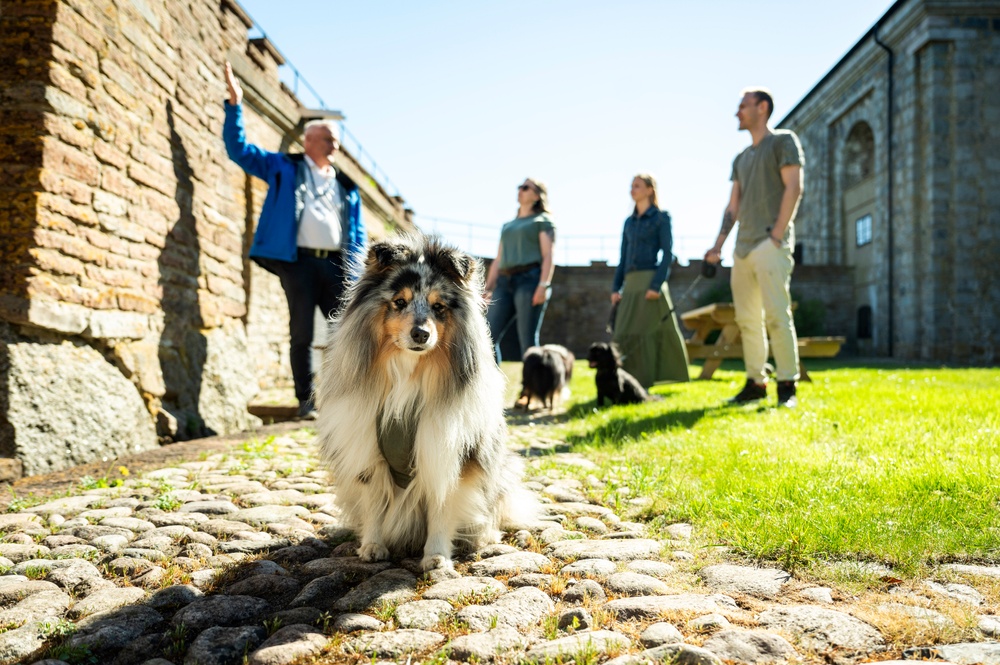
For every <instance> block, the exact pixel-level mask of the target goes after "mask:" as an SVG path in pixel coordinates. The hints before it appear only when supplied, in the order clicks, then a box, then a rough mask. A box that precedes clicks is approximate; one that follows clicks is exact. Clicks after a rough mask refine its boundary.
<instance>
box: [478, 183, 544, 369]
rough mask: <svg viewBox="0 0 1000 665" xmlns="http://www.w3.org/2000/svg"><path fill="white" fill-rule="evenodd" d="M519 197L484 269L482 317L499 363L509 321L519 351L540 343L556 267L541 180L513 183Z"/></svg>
mask: <svg viewBox="0 0 1000 665" xmlns="http://www.w3.org/2000/svg"><path fill="white" fill-rule="evenodd" d="M517 202H518V205H519V207H518V211H517V217H515V218H514V219H513V220H511V221H509V222H507V223H506V224H504V225H503V229H501V231H500V246H499V247H497V257H496V259H494V260H493V263H491V264H490V269H489V271H488V272H487V274H486V300H487V302H488V303H489V309H488V310H487V312H486V318H487V320H488V321H489V325H490V335H492V336H493V343H494V345H495V348H496V355H497V362H500V360H501V354H500V339H501V338H502V337H503V335H504V333H506V332H507V330H508V329H509V328H510V327H511V325H514V327H515V329H516V330H517V340H518V343H519V344H520V349H521V350H520V353H521V354H522V355H523V354H524V352H525V351H526V350H527V349H528V347H530V346H538V331H539V330H541V328H542V317H543V316H544V315H545V307H546V306H547V305H548V302H549V297H550V296H551V295H552V274H553V273H554V272H555V264H554V262H553V254H552V246H553V243H555V239H556V227H555V225H554V224H553V223H552V218H551V217H549V213H548V202H549V201H548V192H547V191H546V189H545V185H543V184H542V183H541V182H539V181H538V180H534V179H532V178H528V179H526V180H525V181H524V182H523V183H522V184H521V186H520V187H518V188H517ZM508 360H513V359H511V358H508ZM517 360H520V356H519V357H518V358H517Z"/></svg>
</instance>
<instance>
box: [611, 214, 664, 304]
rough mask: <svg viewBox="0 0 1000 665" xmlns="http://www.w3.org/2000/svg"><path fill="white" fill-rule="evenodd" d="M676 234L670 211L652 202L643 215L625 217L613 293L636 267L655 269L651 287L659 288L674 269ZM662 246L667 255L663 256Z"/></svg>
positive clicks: (639, 268) (653, 288)
mask: <svg viewBox="0 0 1000 665" xmlns="http://www.w3.org/2000/svg"><path fill="white" fill-rule="evenodd" d="M672 249H673V236H672V234H671V232H670V213H668V212H667V211H666V210H660V209H659V208H657V207H656V206H649V208H647V209H646V212H644V213H643V214H642V215H640V216H638V217H636V215H635V213H634V212H633V213H632V214H631V215H629V217H628V219H626V220H625V228H624V230H622V255H621V259H620V260H619V261H618V268H617V269H616V270H615V281H614V285H613V286H612V288H611V291H612V292H613V293H617V292H619V291H621V289H622V285H623V284H624V283H625V273H628V272H632V271H633V270H655V271H656V272H654V273H653V279H652V280H651V281H650V282H649V290H650V291H659V290H660V286H661V285H662V284H663V282H664V280H666V279H667V275H668V274H669V272H670V264H671V262H672V261H673V259H674V255H673V252H672ZM660 250H663V257H662V259H659V261H658V260H657V259H658V258H659V256H658V255H659V254H660Z"/></svg>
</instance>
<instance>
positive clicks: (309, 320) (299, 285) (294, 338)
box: [254, 248, 344, 402]
mask: <svg viewBox="0 0 1000 665" xmlns="http://www.w3.org/2000/svg"><path fill="white" fill-rule="evenodd" d="M254 261H256V262H257V263H258V265H260V266H261V267H262V268H264V270H267V271H268V272H270V273H274V274H275V275H277V276H278V279H280V280H281V288H282V290H283V291H284V292H285V299H286V300H287V301H288V325H289V329H290V330H289V332H290V333H291V348H290V353H289V360H290V361H291V364H292V379H293V380H294V381H295V397H296V398H297V399H298V400H299V402H305V401H307V400H309V399H311V398H312V394H313V369H312V343H313V324H314V317H315V313H316V308H317V307H319V311H320V313H321V314H322V315H323V316H324V318H326V317H329V316H330V315H331V314H332V313H334V312H335V311H337V308H338V307H340V299H341V298H342V297H343V295H344V268H343V264H342V261H341V256H340V252H330V253H329V255H328V256H325V257H323V258H320V257H318V256H316V253H315V250H308V249H303V248H299V258H298V261H296V262H295V263H289V262H287V261H278V260H276V259H264V258H254Z"/></svg>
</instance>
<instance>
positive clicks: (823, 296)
mask: <svg viewBox="0 0 1000 665" xmlns="http://www.w3.org/2000/svg"><path fill="white" fill-rule="evenodd" d="M729 272H730V270H729V268H726V267H723V268H720V269H719V271H718V273H717V274H716V276H715V277H714V278H713V279H711V280H709V279H701V280H700V281H697V280H698V276H699V275H700V274H701V261H692V262H691V263H690V265H687V266H681V265H678V264H676V263H675V264H674V265H673V267H672V268H671V271H670V279H669V282H668V284H669V287H670V294H671V297H672V298H673V301H674V307H675V308H676V311H677V312H678V313H682V312H685V311H687V310H690V309H694V308H695V307H697V306H699V304H701V303H702V302H703V301H704V299H705V298H708V297H710V296H711V294H712V292H713V291H716V290H720V289H726V288H727V287H728V285H729ZM614 275H615V268H614V267H613V266H608V265H607V264H606V263H604V262H595V263H593V264H592V265H589V266H566V267H563V266H560V267H557V268H556V272H555V277H554V279H553V281H552V291H553V293H552V301H551V302H550V303H549V307H548V309H547V311H546V313H545V320H544V321H543V322H542V332H541V335H540V339H541V341H542V343H543V344H545V343H558V344H562V345H564V346H566V347H567V348H568V349H570V350H571V351H572V352H573V353H575V354H576V355H577V357H584V356H586V353H587V349H588V348H589V347H590V345H591V344H592V343H593V342H600V341H608V340H609V339H610V335H609V334H608V333H607V332H606V331H605V329H606V326H607V323H608V317H609V314H610V313H611V302H610V299H609V298H610V294H611V284H612V282H613V280H614ZM696 282H697V283H696ZM692 287H693V288H692ZM791 288H792V292H793V293H794V294H795V296H796V297H797V298H798V299H799V300H803V301H804V300H817V301H819V302H821V303H822V305H823V307H822V309H823V311H824V317H823V318H824V325H823V330H822V333H821V334H824V335H843V336H849V334H850V333H852V332H853V325H854V323H853V321H854V319H853V312H852V311H851V307H850V303H851V300H850V297H851V294H852V291H851V289H852V288H853V284H852V282H851V272H850V268H846V267H843V266H809V265H806V266H796V268H795V271H794V273H793V274H792V287H791ZM685 294H686V295H685ZM683 330H684V329H683V327H682V331H683ZM507 355H508V356H510V354H507Z"/></svg>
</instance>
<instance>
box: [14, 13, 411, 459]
mask: <svg viewBox="0 0 1000 665" xmlns="http://www.w3.org/2000/svg"><path fill="white" fill-rule="evenodd" d="M249 27H250V21H249V19H248V18H247V16H246V15H245V14H244V13H243V12H242V10H241V9H240V8H239V6H238V5H237V4H236V2H235V1H234V0H185V1H180V0H170V1H167V0H18V2H5V3H3V7H2V11H0V33H2V34H3V35H4V40H3V43H2V46H0V64H2V65H3V67H2V71H0V113H2V117H3V122H0V169H2V174H3V178H2V180H0V190H2V193H3V196H2V197H0V236H2V237H3V238H4V240H3V242H2V243H0V324H4V323H5V324H7V325H8V326H13V327H12V328H4V330H5V332H4V336H3V339H2V340H0V346H2V347H3V348H0V384H2V385H0V390H2V391H4V392H3V393H0V397H3V398H4V399H3V400H0V402H3V403H4V404H8V402H9V403H10V404H15V403H17V404H21V403H24V404H30V403H31V399H30V398H26V399H25V400H22V401H18V400H20V399H21V397H20V396H19V395H20V393H18V394H15V393H16V392H17V391H18V390H30V386H27V385H21V384H19V385H18V387H14V386H13V384H12V383H11V381H13V380H14V379H13V377H21V376H26V375H30V374H31V371H30V368H24V367H20V366H13V365H9V363H16V362H29V363H30V362H34V361H33V360H26V361H25V360H22V359H25V358H28V359H32V358H34V359H46V358H49V357H50V356H52V355H53V354H58V353H59V352H58V351H57V349H58V348H62V346H59V345H65V344H70V345H73V346H76V347H82V346H89V347H91V348H92V349H94V350H96V351H98V352H99V354H100V355H101V356H103V357H104V358H105V359H106V361H107V366H106V367H105V368H103V369H102V370H101V371H107V372H111V373H113V374H114V377H112V376H110V375H109V376H108V377H105V378H107V380H108V381H111V382H114V381H115V377H117V378H118V379H123V380H125V381H126V382H128V383H131V385H132V386H133V390H134V391H135V393H136V395H137V396H139V397H141V402H142V403H143V404H145V407H146V410H147V411H148V416H149V422H150V427H152V423H153V422H156V423H157V430H158V433H159V434H160V435H161V436H162V435H169V436H172V437H174V438H184V437H190V436H197V435H200V434H204V433H206V432H209V431H216V432H227V431H232V430H235V429H240V428H244V427H246V426H247V425H248V424H249V423H250V421H251V419H252V417H251V416H249V415H248V414H247V412H246V403H247V401H248V400H249V399H250V398H251V397H252V395H253V394H254V393H255V392H256V390H257V387H258V386H263V387H266V386H269V385H273V384H275V383H281V382H284V381H286V380H287V379H288V376H289V373H290V372H289V369H288V362H287V354H288V351H287V344H288V329H287V325H288V314H287V306H286V304H285V300H284V295H283V294H282V293H281V290H280V285H279V284H278V281H277V279H276V278H274V277H273V276H272V275H270V274H268V273H266V272H264V271H263V270H260V269H259V268H258V267H257V266H256V265H252V264H251V263H250V262H249V261H248V260H247V258H246V251H247V249H248V247H249V241H250V238H251V236H252V232H253V229H254V225H255V223H256V219H257V215H258V213H259V209H260V205H261V203H262V202H263V200H264V195H265V193H266V185H265V184H264V183H262V182H260V181H258V180H256V179H253V178H249V177H247V176H246V175H245V174H244V173H243V172H242V171H241V170H240V169H239V167H238V166H236V165H235V164H234V163H232V162H230V160H229V159H228V157H227V155H226V152H225V149H224V146H223V144H222V140H221V131H222V122H223V117H224V116H223V105H222V103H223V99H224V97H225V84H224V81H223V78H222V70H223V63H224V62H225V61H227V60H230V61H232V62H233V65H234V69H235V70H236V72H237V75H238V76H239V77H240V78H241V80H242V81H243V83H244V88H245V90H246V101H245V117H246V121H247V131H248V135H249V137H250V139H251V140H252V141H254V142H256V143H258V144H260V145H262V146H263V147H265V148H267V149H271V150H278V149H282V150H285V149H288V148H289V147H291V148H292V149H293V150H294V149H296V148H297V142H298V136H299V129H300V127H301V125H300V116H299V113H300V108H301V105H300V102H299V100H297V99H296V98H295V97H294V96H293V95H292V94H291V93H290V91H288V90H287V89H286V88H285V87H284V86H283V85H282V84H281V83H280V82H279V80H278V65H279V64H280V63H279V59H280V55H279V54H278V53H277V51H276V50H275V49H274V48H273V47H271V46H270V45H269V44H268V43H267V42H266V41H265V40H253V41H251V40H249V39H248V28H249ZM337 166H338V167H339V168H341V169H342V170H344V171H345V173H347V175H348V176H350V177H351V178H352V179H354V180H355V181H356V182H358V183H359V185H360V187H361V193H362V202H363V206H364V208H365V217H366V220H367V221H368V223H369V226H370V232H371V235H372V236H374V237H379V236H381V235H384V234H385V232H386V223H390V224H397V225H399V226H403V227H404V228H405V226H406V225H405V222H404V221H403V218H404V214H403V212H404V211H403V202H402V200H401V199H395V198H390V197H389V196H388V195H387V194H386V193H385V192H384V191H382V190H381V189H380V187H379V186H378V185H377V184H375V183H374V181H372V180H371V179H370V178H369V177H368V176H367V174H366V173H365V172H364V171H363V169H361V167H360V166H359V165H358V164H357V162H356V161H355V160H354V159H353V158H352V157H351V155H349V154H346V153H345V154H340V155H338V158H337ZM32 345H50V346H51V345H56V346H52V348H51V349H50V351H52V352H51V353H36V354H32V353H21V352H19V351H18V352H14V351H11V348H13V346H18V348H21V347H22V346H23V347H24V348H29V347H31V346H32ZM67 348H68V347H67ZM15 350H16V349H15ZM29 350H30V349H29ZM64 355H65V356H66V357H74V358H77V357H91V356H87V355H86V354H85V353H76V354H75V355H74V354H69V353H65V354H64ZM38 362H42V360H38ZM45 362H48V360H45ZM57 383H58V380H57V379H53V381H52V384H53V385H56V384H57ZM8 393H9V394H8ZM8 397H10V400H8V401H4V400H7V398H8ZM29 397H30V396H29ZM87 399H94V400H98V401H99V400H100V399H101V398H100V396H99V395H98V396H87ZM123 399H124V398H123ZM67 402H68V403H66V404H54V405H53V408H55V409H62V410H65V411H66V412H67V413H69V412H70V411H71V410H72V409H73V408H74V406H73V404H72V400H67ZM6 415H7V414H5V417H6ZM107 417H109V418H113V417H114V414H113V413H109V414H107ZM88 418H90V419H93V418H92V417H91V416H88ZM71 419H72V418H71ZM0 420H4V418H0ZM16 422H22V421H19V420H17V414H15V415H13V416H11V417H10V418H7V419H6V420H4V422H2V423H0V439H3V441H0V453H2V454H21V453H20V452H19V451H20V450H21V448H20V447H19V446H20V445H21V444H19V443H18V441H19V439H18V437H19V436H20V434H19V433H18V426H15V423H16ZM23 422H27V421H23ZM32 426H33V425H32ZM22 427H23V426H22ZM8 439H9V441H8ZM21 440H23V437H22V439H21ZM143 440H144V441H146V440H148V439H143ZM75 461H79V459H76V460H75Z"/></svg>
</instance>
